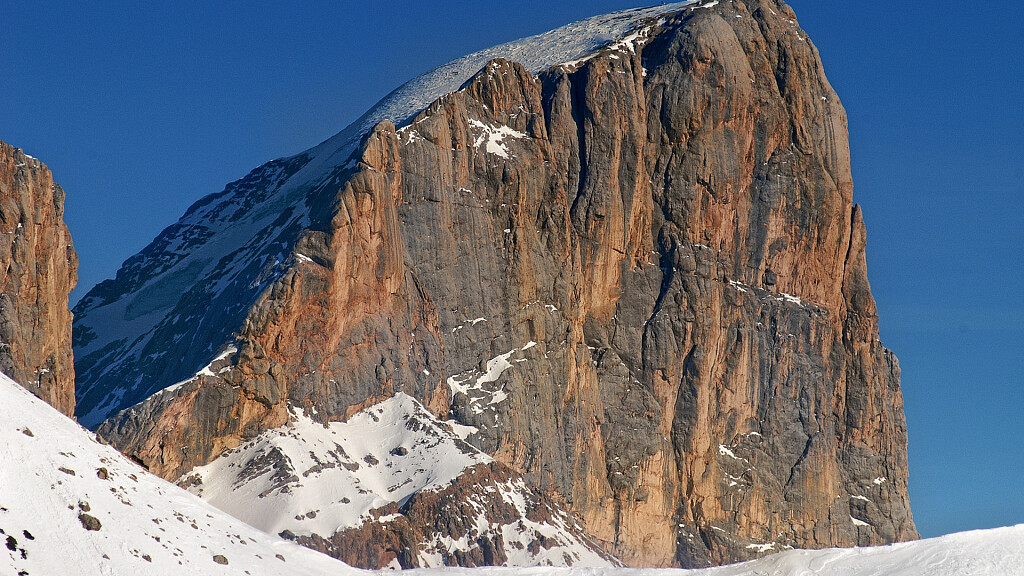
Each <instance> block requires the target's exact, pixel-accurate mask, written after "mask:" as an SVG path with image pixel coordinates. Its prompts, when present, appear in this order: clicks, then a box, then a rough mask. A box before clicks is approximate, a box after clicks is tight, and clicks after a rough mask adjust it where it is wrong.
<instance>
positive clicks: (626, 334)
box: [76, 0, 917, 567]
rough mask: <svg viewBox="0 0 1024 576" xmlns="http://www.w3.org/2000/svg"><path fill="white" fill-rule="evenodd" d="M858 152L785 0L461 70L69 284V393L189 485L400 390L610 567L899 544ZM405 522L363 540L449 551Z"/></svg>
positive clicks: (434, 75)
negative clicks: (74, 344)
mask: <svg viewBox="0 0 1024 576" xmlns="http://www.w3.org/2000/svg"><path fill="white" fill-rule="evenodd" d="M847 140H848V137H847V133H846V118H845V113H844V112H843V109H842V106H841V104H840V102H839V99H838V97H837V96H836V94H835V93H834V92H833V90H832V88H831V87H830V86H829V84H828V82H827V80H826V79H825V76H824V72H823V69H822V66H821V62H820V60H819V59H818V55H817V52H816V51H815V49H814V47H813V45H812V44H811V43H810V41H809V40H808V38H807V36H806V34H805V33H804V32H803V31H802V30H801V29H800V28H799V26H798V24H797V23H796V20H795V17H794V16H793V14H792V11H791V10H790V9H789V7H788V6H786V5H785V4H784V3H782V2H779V1H776V0H743V1H739V0H737V1H732V2H685V3H681V4H677V5H672V6H661V7H657V8H652V9H645V10H639V11H629V12H626V13H619V14H613V15H608V16H603V17H598V18H595V19H592V20H589V21H585V22H582V23H577V24H574V25H570V26H567V27H565V28H563V29H560V30H558V31H554V32H551V33H548V34H544V35H540V36H537V37H533V38H530V39H526V40H523V41H519V42H516V43H511V44H508V45H504V46H502V47H498V48H495V49H493V50H489V51H484V52H481V53H478V54H476V55H472V56H470V57H466V58H464V59H460V60H457V61H455V62H453V63H452V64H449V65H446V66H443V67H441V68H439V69H437V70H435V71H432V72H430V73H428V74H426V75H424V76H423V77H420V78H418V79H416V80H413V81H412V82H410V83H409V84H407V85H406V86H405V87H403V88H400V89H399V90H397V91H396V92H395V93H394V94H392V95H391V96H389V97H388V98H386V99H385V100H384V101H382V102H381V103H380V104H379V105H378V106H377V107H375V108H374V109H372V110H371V111H370V112H368V113H367V115H366V116H364V117H363V118H362V119H361V120H360V121H358V122H357V123H355V124H354V125H353V127H350V128H349V129H346V131H343V132H342V133H340V134H339V135H338V136H336V137H334V138H332V139H330V140H328V141H326V142H324V143H323V144H321V145H320V146H318V147H316V148H314V149H311V150H310V151H308V152H306V153H304V154H302V155H299V156H297V157H295V158H291V159H286V160H280V161H275V162H272V163H269V164H267V165H265V166H264V167H261V168H260V169H257V171H255V172H254V173H253V174H251V175H250V176H249V177H247V178H246V179H244V180H243V181H240V182H239V183H236V184H233V185H231V186H229V188H228V190H226V191H225V192H223V193H221V194H219V195H215V196H212V197H209V198H207V199H204V200H202V201H200V202H199V203H197V205H196V206H195V207H193V209H191V210H190V211H189V213H188V214H186V216H185V217H184V218H183V220H182V222H180V223H179V224H177V225H175V226H173V227H171V228H169V229H168V231H165V232H164V234H162V235H161V237H159V238H158V239H157V241H155V242H154V244H153V245H151V246H150V247H149V248H147V250H146V251H144V252H143V253H142V254H141V255H140V256H139V257H138V258H136V259H132V260H129V263H126V267H125V269H124V270H123V272H124V277H123V279H122V275H121V274H119V279H116V280H115V281H114V282H113V283H111V284H109V285H106V286H105V287H103V288H102V289H100V288H98V289H97V290H94V292H93V293H90V296H89V297H87V299H86V300H83V304H82V305H81V306H80V308H79V309H76V312H77V313H78V314H79V318H78V320H76V335H78V336H80V338H79V340H78V341H79V343H80V346H81V352H80V353H79V355H80V357H81V359H80V360H79V366H80V367H81V370H82V373H83V381H84V385H83V390H82V393H81V394H80V398H81V399H82V400H81V402H82V404H83V408H82V410H80V413H82V414H83V417H84V419H85V420H86V421H87V423H89V424H90V425H96V424H100V422H101V420H104V419H105V421H103V423H102V424H101V425H100V427H99V433H100V434H102V435H103V436H104V437H105V438H107V439H109V440H110V441H111V442H112V443H114V444H115V445H116V446H118V447H119V448H120V449H121V450H123V451H125V452H127V453H129V454H131V455H133V456H134V457H135V458H137V459H138V460H139V461H141V462H144V463H145V464H146V465H147V466H149V467H150V469H151V470H152V471H154V472H156V473H158V474H160V475H162V476H164V477H165V478H168V479H179V478H182V477H184V478H188V476H187V475H188V474H189V473H190V471H192V470H193V469H195V468H197V467H202V466H217V462H218V461H220V460H221V459H224V458H230V457H231V455H232V454H236V453H237V452H232V451H234V450H245V449H246V448H245V447H247V446H252V445H254V444H253V443H256V444H259V443H261V442H265V441H267V439H268V438H270V437H272V436H274V435H275V434H280V432H279V431H280V430H282V429H284V427H286V426H288V425H289V424H291V425H294V424H295V422H296V414H297V413H298V412H297V410H301V413H302V414H303V417H304V418H305V417H308V418H311V419H313V420H314V421H316V422H319V423H320V424H321V425H325V426H328V427H330V426H333V425H336V423H339V422H345V423H347V422H351V421H352V420H353V419H357V418H361V417H362V416H360V415H362V414H366V411H367V410H371V411H372V410H374V409H375V408H374V407H375V406H378V407H379V406H382V405H385V404H386V403H388V402H389V401H391V400H392V399H394V398H400V397H408V398H411V399H415V401H416V402H417V403H418V404H419V405H421V406H423V407H425V410H427V411H429V412H430V413H431V414H432V417H433V418H435V419H437V420H440V421H448V422H452V423H454V424H455V425H457V426H459V427H462V428H460V429H461V430H464V431H466V432H467V433H466V435H465V437H464V441H465V442H466V443H468V444H469V445H471V446H472V447H473V448H474V449H475V450H477V451H479V452H481V453H483V454H486V455H487V457H488V458H491V459H493V461H494V462H495V463H496V464H497V465H500V466H501V468H500V470H501V472H500V474H502V475H503V476H500V479H499V480H494V479H493V478H492V479H490V480H487V479H486V478H485V477H488V478H489V476H487V475H486V474H485V475H484V476H480V478H483V479H481V480H480V482H481V483H483V484H477V483H476V481H475V480H473V481H466V480H463V481H456V485H459V486H462V488H460V490H462V489H465V490H466V491H467V492H460V493H474V490H473V486H480V485H489V484H487V483H488V482H498V483H505V482H508V481H513V482H519V481H521V482H522V485H523V486H528V487H529V489H530V490H531V493H534V494H536V495H537V500H536V502H545V503H550V505H551V506H555V507H557V508H559V509H560V512H559V513H557V514H554V516H552V518H554V517H558V518H562V516H561V515H560V514H562V513H564V514H566V516H565V518H575V519H576V520H573V521H574V522H577V521H578V524H579V526H580V528H581V530H582V531H583V532H584V533H585V534H586V535H587V538H588V539H590V541H593V542H596V543H597V545H598V547H600V548H601V549H602V551H603V553H605V554H607V555H609V556H614V557H616V558H618V559H621V560H622V561H623V562H625V563H626V564H629V565H645V566H699V565H708V564H719V563H726V562H732V561H737V560H744V559H748V558H752V557H755V556H758V555H761V554H765V553H768V552H771V551H778V550H781V549H784V548H787V547H798V548H820V547H830V546H854V545H857V546H866V545H872V544H878V543H883V542H892V541H897V540H905V539H911V538H915V537H916V535H917V534H916V531H915V529H914V524H913V520H912V517H911V514H910V508H909V501H908V497H907V463H906V425H905V422H904V417H903V412H902V397H901V394H900V389H899V367H898V363H897V362H896V359H895V357H894V356H893V355H892V353H891V352H889V351H888V350H886V349H885V348H884V346H882V344H881V342H879V340H878V331H877V318H876V313H875V308H874V304H873V301H872V299H871V295H870V288H869V285H868V282H867V272H866V264H865V257H864V246H865V237H866V233H865V230H864V223H863V218H862V215H861V212H860V210H859V209H858V208H857V207H856V206H855V205H854V203H853V185H852V180H851V178H850V167H849V147H848V142H847ZM197 279H199V280H197ZM101 286H102V285H101ZM181 295H184V296H181ZM154 326H155V328H154ZM161 350H163V351H164V354H165V355H161V354H162V353H161ZM166 350H171V352H170V353H167V352H166ZM183 358H184V359H185V360H182V359H183ZM101 376H102V377H101ZM115 376H116V377H115ZM179 381H180V382H179ZM104 382H114V383H115V384H114V385H109V384H105V383H104ZM133 382H135V383H136V384H134V385H132V384H131V383H133ZM176 382H177V384H175V383H176ZM154 392H155V393H154ZM137 401H141V402H140V403H138V404H135V405H134V406H131V407H130V408H128V409H127V410H124V411H122V412H120V413H117V410H119V409H120V408H123V407H126V406H130V405H131V404H132V403H133V402H137ZM108 416H110V417H109V418H108ZM375 458H377V459H378V460H380V458H379V457H376V456H375ZM472 469H474V470H477V471H478V473H479V471H480V470H481V469H480V468H479V467H473V468H472ZM488 470H491V471H492V472H494V470H492V469H491V468H488ZM474 477H475V476H474ZM460 478H462V477H461V476H460ZM465 478H469V476H466V477H465ZM460 482H462V483H461V484H460ZM466 482H468V483H466ZM492 487H493V486H492ZM495 490H497V488H495ZM485 492H486V490H485ZM416 494H417V495H414V496H413V497H412V498H413V499H417V498H423V501H424V502H436V501H437V500H436V499H435V498H433V497H430V496H427V495H425V494H426V492H417V493H416ZM421 495H422V496H421ZM350 500H351V499H350ZM411 501H412V500H410V502H411ZM547 505H548V504H544V506H547ZM324 506H328V504H324ZM424 506H426V508H423V510H430V509H432V508H430V506H428V505H426V504H424ZM307 508H308V506H307ZM310 509H314V508H310ZM315 509H317V510H319V511H318V512H317V515H318V516H319V515H320V514H321V513H323V511H324V508H323V507H322V506H321V507H318V508H315ZM308 511H309V510H307V509H303V510H296V511H295V513H296V515H302V514H305V513H307V512H308ZM391 513H392V512H388V513H386V514H384V516H389V517H390V514H391ZM393 513H401V515H402V516H403V518H404V520H403V521H402V522H399V523H391V522H383V521H382V522H377V523H371V524H369V525H366V526H370V527H365V526H360V529H361V530H366V531H368V532H367V534H371V535H372V539H373V540H378V541H381V542H406V543H408V544H409V546H408V547H407V548H409V549H412V548H416V549H418V550H437V548H436V546H433V547H432V545H429V544H426V543H425V542H426V540H429V538H428V537H427V536H426V535H427V534H430V533H432V532H430V531H428V530H426V528H425V525H422V524H421V523H420V524H417V523H416V522H413V523H412V524H411V525H406V524H404V522H412V520H411V519H412V518H414V517H417V516H416V514H415V513H413V512H412V509H404V510H397V509H396V510H395V511H393ZM427 516H428V515H424V516H422V518H426V517H427ZM378 520H379V518H378ZM478 532H479V531H478ZM292 533H293V535H295V536H296V537H297V538H300V539H301V538H306V539H307V540H305V543H307V544H308V545H311V546H313V547H316V548H318V549H322V550H325V551H328V552H330V553H332V554H335V555H339V556H343V555H344V554H346V553H348V552H350V551H352V550H359V553H358V554H357V556H358V557H359V558H362V559H365V561H366V562H368V563H371V564H372V563H376V562H378V561H379V562H390V561H391V560H393V559H396V558H397V557H395V558H392V557H391V556H389V555H388V554H385V553H383V552H382V551H381V550H376V551H373V550H369V549H366V548H365V547H364V546H363V544H364V543H365V542H366V541H367V540H366V539H363V538H360V539H356V540H352V539H348V537H347V536H345V532H344V531H339V532H338V533H335V534H333V535H332V534H320V533H315V535H316V536H318V537H319V540H318V539H316V538H314V537H313V533H311V534H309V535H307V534H300V533H298V532H295V531H294V530H293V531H292ZM446 537H451V538H455V535H454V534H449V535H448V536H446ZM403 539H404V540H403ZM410 539H412V540H415V542H413V541H412V540H410ZM506 541H507V538H506ZM413 545H415V546H413ZM489 546H490V548H488V550H490V552H487V553H484V552H483V551H482V550H481V551H480V553H479V555H465V554H464V555H463V556H461V557H460V556H458V555H456V556H453V557H446V558H445V560H444V561H445V562H458V563H467V564H468V563H479V561H480V558H484V559H486V558H490V561H492V562H497V561H498V560H496V559H500V557H501V554H497V553H496V550H498V548H499V547H496V546H494V545H493V541H492V545H489ZM502 549H503V550H505V552H503V554H506V556H507V550H508V549H507V548H502ZM347 551H348V552H347ZM428 556H429V553H428ZM424 557H426V556H424ZM406 560H407V561H408V560H409V559H408V558H406ZM398 561H399V563H400V564H401V563H402V561H401V560H398ZM407 563H408V562H407ZM402 565H403V566H405V565H406V564H402ZM410 565H412V564H410ZM378 567H379V566H378Z"/></svg>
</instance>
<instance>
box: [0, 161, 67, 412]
mask: <svg viewBox="0 0 1024 576" xmlns="http://www.w3.org/2000/svg"><path fill="white" fill-rule="evenodd" d="M63 217H64V191H63V190H62V189H61V187H60V186H58V185H57V184H56V183H54V181H53V175H52V174H50V170H49V169H47V168H46V166H45V165H44V164H43V163H42V162H40V161H39V160H36V159H35V158H32V157H31V156H28V155H26V154H25V153H24V152H22V150H21V149H20V148H14V147H13V146H10V145H8V144H5V143H4V142H0V371H2V372H3V373H4V374H6V375H8V376H10V377H11V378H12V379H13V380H15V381H16V382H18V383H20V384H22V385H23V386H25V387H26V388H28V389H29V390H30V391H32V393H33V394H35V395H36V396H38V397H40V398H42V399H43V400H45V401H46V402H48V403H50V404H51V405H52V406H53V407H54V408H57V409H58V410H60V411H61V412H63V413H64V414H67V415H68V416H72V415H74V412H75V370H74V366H73V365H72V352H71V311H70V310H69V309H68V293H69V292H71V289H72V288H74V287H75V282H77V279H78V256H77V255H76V254H75V249H74V247H73V246H72V244H71V233H70V232H68V227H67V226H66V225H65V224H64V219H63Z"/></svg>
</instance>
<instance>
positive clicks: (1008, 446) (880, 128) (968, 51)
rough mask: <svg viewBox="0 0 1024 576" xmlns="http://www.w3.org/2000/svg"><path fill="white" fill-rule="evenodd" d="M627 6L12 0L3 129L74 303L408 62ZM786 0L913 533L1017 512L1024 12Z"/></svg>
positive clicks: (1023, 282) (310, 140)
mask: <svg viewBox="0 0 1024 576" xmlns="http://www.w3.org/2000/svg"><path fill="white" fill-rule="evenodd" d="M633 1H639V2H642V1H643V0H633ZM636 5H638V4H634V3H632V2H631V1H629V0H600V1H591V2H576V3H559V2H552V1H550V0H544V1H540V0H530V1H521V2H515V1H510V0H506V1H501V2H496V1H493V0H485V1H481V0H473V1H469V0H456V1H448V2H443V3H442V2H422V1H419V2H414V1H408V0H401V1H388V2H317V3H313V2H305V3H300V2H295V3H283V2H263V1H256V2H245V3H242V2H219V3H209V2H202V3H200V2H192V1H183V2H168V3H136V2H123V3H116V2H107V1H98V2H88V3H86V2H70V1H67V2H56V1H55V2H45V3H41V2H25V1H22V0H8V2H6V4H5V8H4V14H3V20H4V25H3V32H2V33H0V54H2V55H3V56H2V58H0V139H3V140H4V141H6V142H8V143H10V144H13V145H15V146H19V147H22V148H24V149H25V151H26V152H27V153H29V154H31V155H33V156H36V157H38V158H40V159H41V160H43V161H44V162H46V163H47V164H48V165H49V166H50V168H51V169H52V170H53V172H54V174H55V177H56V179H57V181H58V182H60V183H61V184H62V185H63V186H64V188H65V190H66V191H67V194H68V195H67V204H66V209H67V213H66V216H65V218H66V220H67V222H68V224H69V226H70V227H71V231H72V234H73V236H74V239H75V244H76V246H77V248H78V252H79V255H80V258H81V269H80V278H81V281H80V283H81V286H82V288H81V289H79V290H78V291H77V292H76V294H75V295H74V297H75V298H78V297H80V296H81V295H82V294H83V293H84V291H85V290H87V289H88V288H90V287H91V286H93V285H94V284H95V283H96V282H98V281H100V280H102V279H103V278H106V277H109V276H112V275H113V273H114V272H115V271H116V269H117V267H118V265H119V264H120V262H121V261H122V260H124V259H125V258H127V257H128V256H130V255H132V254H134V253H135V252H137V251H138V250H140V249H141V248H142V247H144V246H145V245H146V244H147V243H148V242H149V241H150V240H151V239H152V238H153V237H155V236H156V234H157V233H158V232H159V231H160V230H161V229H162V228H164V227H165V226H168V225H170V224H171V223H173V222H174V221H175V220H176V219H177V218H178V217H179V216H180V215H181V214H182V213H183V212H184V210H185V209H186V208H187V207H188V206H189V205H190V204H191V203H192V202H194V201H195V200H197V199H199V198H200V197H202V196H204V195H206V194H209V193H212V192H217V191H219V190H221V189H222V188H223V186H224V184H226V183H227V182H228V181H230V180H234V179H236V178H239V177H241V176H243V175H244V174H245V173H246V172H248V171H249V170H250V169H252V168H254V167H256V166H257V165H259V164H261V163H263V162H265V161H267V160H269V159H272V158H275V157H279V156H285V155H290V154H294V153H297V152H300V151H302V150H304V149H306V148H308V147H310V146H312V145H315V144H317V143H319V142H320V141H322V140H323V139H325V138H327V137H329V136H331V135H333V134H334V133H336V132H337V131H339V130H341V129H342V128H343V127H345V126H346V125H347V124H348V123H349V122H350V121H351V120H354V119H355V118H356V117H358V116H359V115H360V114H361V113H362V112H363V111H364V110H365V109H366V108H368V107H369V106H371V105H372V104H373V103H374V102H375V101H376V100H378V99H379V98H381V97H382V96H384V95H385V94H386V93H387V92H389V91H390V90H391V89H393V88H395V87H397V86H398V85H399V84H401V83H402V82H404V81H405V80H408V79H409V78H411V77H413V76H415V75H417V74H419V73H420V72H424V71H426V70H428V69H429V68H432V67H433V66H436V65H438V64H442V63H444V62H446V61H448V60H450V59H452V58H455V57H457V56H460V55H462V54H465V53H468V52H472V51H475V50H478V49H481V48H485V47H487V46H491V45H494V44H497V43H500V42H504V41H508V40H513V39H515V38H519V37H522V36H527V35H531V34H535V33H539V32H543V31H546V30H548V29H551V28H554V27H557V26H560V25H562V24H565V23H567V22H570V21H573V20H577V19H580V18H583V17H587V16H592V15H595V14H598V13H602V12H609V11H613V10H618V9H623V8H630V7H633V6H636ZM792 6H793V7H794V9H795V10H796V11H797V15H798V17H799V19H800V23H801V24H802V25H803V26H804V28H806V29H807V30H808V31H809V32H810V35H811V37H812V39H813V40H814V41H815V43H816V44H817V46H818V47H819V49H820V51H821V53H822V58H823V60H824V62H825V70H826V73H827V74H828V76H829V79H830V80H831V82H832V84H833V85H834V86H835V88H836V90H837V92H838V93H839V95H840V97H841V98H842V100H843V102H844V104H845V105H846V108H847V111H848V113H849V117H850V130H851V146H852V151H853V168H854V179H855V184H856V189H855V198H856V200H857V201H858V202H860V203H861V204H862V206H863V207H864V214H865V219H866V221H867V226H868V266H869V274H870V279H871V282H872V287H873V291H874V294H875V297H876V299H877V301H878V307H879V313H880V316H881V330H882V339H883V341H885V343H886V344H887V345H888V346H889V347H890V348H892V349H893V350H894V351H895V352H896V353H897V355H898V356H899V358H900V360H901V362H902V366H903V391H904V396H905V400H906V412H907V419H908V423H909V428H910V472H911V484H910V489H911V501H912V506H913V510H914V515H915V518H916V520H917V523H918V527H919V529H920V530H921V533H922V534H923V535H925V536H935V535H939V534H943V533H947V532H953V531H959V530H965V529H971V528H982V527H993V526H1001V525H1009V524H1015V523H1024V481H1022V478H1024V442H1022V441H1021V433H1022V430H1021V424H1022V423H1024V417H1022V410H1024V392H1022V386H1024V377H1022V376H1021V370H1022V367H1024V65H1022V64H1021V58H1022V55H1024V16H1022V13H1021V10H1020V9H1019V7H1018V5H1017V3H1014V2H1010V1H1008V0H993V1H989V2H971V3H967V2H951V1H937V2H924V1H922V0H905V1H902V2H886V3H857V2H823V1H822V0H793V2H792Z"/></svg>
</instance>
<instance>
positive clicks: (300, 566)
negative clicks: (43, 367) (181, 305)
mask: <svg viewBox="0 0 1024 576" xmlns="http://www.w3.org/2000/svg"><path fill="white" fill-rule="evenodd" d="M0 542H4V543H5V544H6V546H5V548H4V549H2V551H0V574H4V575H7V574H10V575H12V576H13V575H15V574H17V575H25V576H51V575H56V574H96V575H100V574H103V575H122V574H137V573H144V574H146V576H157V575H163V574H166V575H168V576H170V575H175V576H177V575H180V574H254V575H255V574H261V575H263V574H281V575H325V574H332V575H343V574H356V573H359V572H360V571H357V570H356V569H354V568H351V567H349V566H346V565H345V564H343V563H341V562H338V561H336V560H333V559H331V558H328V557H327V556H324V555H322V554H319V553H316V552H313V551H312V550H307V549H305V548H302V547H300V546H297V545H295V544H292V543H290V542H285V541H283V540H281V539H279V538H277V537H273V536H269V535H267V534H265V533H263V532H260V531H258V530H256V529H254V528H252V527H250V526H248V525H246V524H244V523H242V522H240V521H238V520H236V519H234V518H231V517H230V516H227V515H226V514H224V513H222V512H220V511H219V510H217V509H216V508H214V507H213V506H211V505H209V504H207V503H205V502H203V501H202V500H200V499H199V498H196V497H195V496H193V495H191V494H189V493H187V492H185V491H184V490H181V489H180V488H178V487H177V486H174V485H172V484H169V483H167V482H165V481H163V480H161V479H159V478H157V477H155V476H153V475H151V474H149V473H147V472H146V471H145V470H143V469H142V468H140V467H139V466H137V465H135V464H134V463H133V462H131V461H129V460H128V459H127V458H125V457H124V456H122V455H121V454H120V453H118V452H117V451H115V450H114V449H113V448H110V447H108V446H103V445H100V444H99V443H97V442H96V441H95V440H94V439H93V436H92V434H90V433H89V432H88V431H86V430H85V429H84V428H82V427H80V426H79V425H77V424H75V423H74V422H73V421H72V420H70V419H68V418H67V417H65V416H64V415H62V414H60V413H58V412H57V411H56V410H54V409H53V408H51V407H50V406H49V405H48V404H45V403H44V402H42V401H41V400H39V399H38V398H36V397H35V396H32V395H31V394H30V393H29V392H28V391H26V390H25V389H24V388H22V387H21V386H19V385H18V384H16V383H15V382H13V381H12V380H11V379H9V378H8V377H7V376H4V375H3V374H0Z"/></svg>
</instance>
